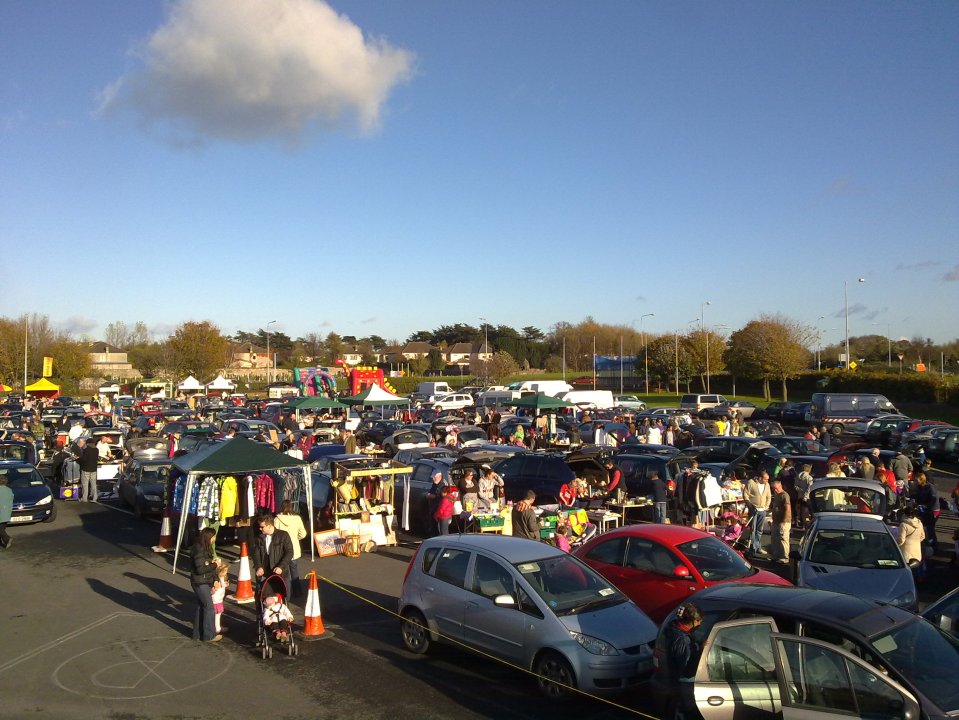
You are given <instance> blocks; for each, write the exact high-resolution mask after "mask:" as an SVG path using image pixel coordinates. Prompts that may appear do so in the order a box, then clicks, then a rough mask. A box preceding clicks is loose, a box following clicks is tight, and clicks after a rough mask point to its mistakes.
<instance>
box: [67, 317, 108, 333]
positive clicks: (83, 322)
mask: <svg viewBox="0 0 959 720" xmlns="http://www.w3.org/2000/svg"><path fill="white" fill-rule="evenodd" d="M99 324H100V321H99V320H93V319H91V318H88V317H83V316H82V315H71V316H70V317H68V318H67V319H66V320H64V321H63V322H61V323H60V329H61V330H63V332H65V333H67V334H68V335H86V334H87V333H89V332H90V331H91V330H93V329H94V328H95V327H97V326H98V325H99Z"/></svg>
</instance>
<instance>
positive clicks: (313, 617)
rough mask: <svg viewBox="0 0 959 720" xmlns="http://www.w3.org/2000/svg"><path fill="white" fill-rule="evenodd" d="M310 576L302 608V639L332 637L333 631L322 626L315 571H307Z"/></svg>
mask: <svg viewBox="0 0 959 720" xmlns="http://www.w3.org/2000/svg"><path fill="white" fill-rule="evenodd" d="M306 576H307V577H308V578H310V590H309V592H308V593H307V594H306V605H305V606H304V609H303V639H304V640H323V639H325V638H329V637H333V633H331V632H327V630H326V628H324V627H323V616H322V614H321V613H320V591H319V588H318V587H317V582H316V573H315V572H308V573H307V574H306Z"/></svg>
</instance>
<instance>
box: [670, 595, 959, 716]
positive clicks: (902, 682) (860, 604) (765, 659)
mask: <svg viewBox="0 0 959 720" xmlns="http://www.w3.org/2000/svg"><path fill="white" fill-rule="evenodd" d="M690 601H691V602H692V603H694V604H695V605H696V607H697V608H698V609H699V611H700V612H701V613H702V618H703V621H702V624H701V625H699V626H698V627H697V628H696V630H695V632H694V641H696V642H697V643H698V644H699V645H700V646H701V647H702V648H703V652H702V656H701V657H698V658H697V659H696V662H697V664H698V668H696V669H694V675H695V678H694V681H693V682H692V683H691V684H689V685H687V686H686V688H685V689H686V691H688V692H689V693H690V694H691V695H692V696H693V697H694V698H695V702H696V703H697V704H698V705H699V709H700V711H701V712H702V714H703V715H704V717H708V718H734V717H736V718H738V717H749V718H755V719H757V720H758V719H761V718H770V720H772V719H773V718H776V717H778V718H782V717H787V718H789V717H825V715H827V714H832V715H842V716H845V717H865V718H876V719H878V718H883V719H884V720H886V719H888V720H891V719H892V718H916V719H917V720H918V718H919V717H920V716H921V717H922V718H925V719H927V720H939V719H945V718H947V717H954V716H955V715H956V714H957V713H959V683H956V682H955V678H956V676H957V675H959V642H957V641H956V639H955V638H954V637H952V636H951V635H948V634H947V633H945V632H943V631H942V630H940V629H939V628H937V627H935V626H934V625H932V624H931V623H929V622H928V621H927V620H925V619H923V618H921V617H919V616H917V615H914V614H913V613H911V612H909V611H907V610H904V609H902V608H897V607H894V606H892V605H887V604H882V603H877V602H873V601H871V600H866V599H863V598H859V597H855V596H853V595H845V594H839V593H833V592H829V591H825V590H813V589H810V588H796V587H789V586H785V585H759V584H751V583H721V584H718V585H715V586H713V587H711V588H708V589H706V590H702V591H700V592H698V593H696V594H695V595H693V596H692V597H691V598H690ZM676 613H677V611H676V610H673V612H672V613H671V614H670V615H669V616H667V618H666V619H665V621H664V622H663V624H662V626H661V630H660V633H659V637H658V638H657V639H656V652H655V657H656V658H657V659H658V663H657V667H656V671H655V673H654V675H653V680H652V683H651V685H652V687H651V690H652V693H653V694H654V696H657V697H658V698H661V699H662V700H663V701H664V702H665V704H666V709H667V713H665V714H661V715H660V717H670V716H671V714H669V711H670V710H671V709H672V708H671V707H670V706H671V703H669V702H668V700H669V699H675V697H676V695H675V691H676V690H677V687H676V686H675V684H673V683H672V682H670V681H669V680H668V679H667V672H668V667H667V663H666V662H664V659H665V658H666V657H668V655H669V651H668V649H667V643H668V638H669V637H670V633H671V630H670V628H671V626H672V625H673V624H674V622H675V619H676ZM785 663H788V665H786V666H785V667H784V664H785ZM778 669H785V673H783V674H780V673H779V672H778ZM783 679H786V680H787V682H786V687H785V692H784V688H783V683H782V682H781V681H782V680H783ZM890 681H892V682H890ZM893 683H897V684H898V686H897V685H893ZM899 687H902V688H905V690H906V691H907V692H908V693H910V694H911V695H912V696H914V697H915V700H914V699H913V698H912V697H910V696H909V695H906V694H903V693H902V692H901V691H900V690H899ZM760 698H763V699H764V702H758V700H759V699H760ZM916 701H918V707H917V706H916ZM780 705H782V706H783V707H782V709H780V708H779V706H780ZM714 708H721V710H717V712H715V713H711V712H710V710H712V709H714ZM777 710H778V712H777Z"/></svg>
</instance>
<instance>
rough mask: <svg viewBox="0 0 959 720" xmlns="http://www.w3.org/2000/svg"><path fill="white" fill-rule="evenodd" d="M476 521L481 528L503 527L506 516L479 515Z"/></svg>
mask: <svg viewBox="0 0 959 720" xmlns="http://www.w3.org/2000/svg"><path fill="white" fill-rule="evenodd" d="M476 521H477V523H478V524H479V526H480V527H481V528H501V527H503V526H504V525H505V524H506V519H505V518H502V517H496V516H489V517H482V516H479V517H477V518H476Z"/></svg>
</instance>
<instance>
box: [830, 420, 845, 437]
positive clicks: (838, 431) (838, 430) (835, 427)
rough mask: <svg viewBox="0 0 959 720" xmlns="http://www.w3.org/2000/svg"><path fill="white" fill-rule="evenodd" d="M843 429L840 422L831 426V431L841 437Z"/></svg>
mask: <svg viewBox="0 0 959 720" xmlns="http://www.w3.org/2000/svg"><path fill="white" fill-rule="evenodd" d="M843 430H844V428H843V426H842V425H840V424H839V423H836V424H835V425H833V426H832V427H831V428H829V432H831V433H832V434H833V436H834V437H839V436H840V435H842V431H843Z"/></svg>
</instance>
